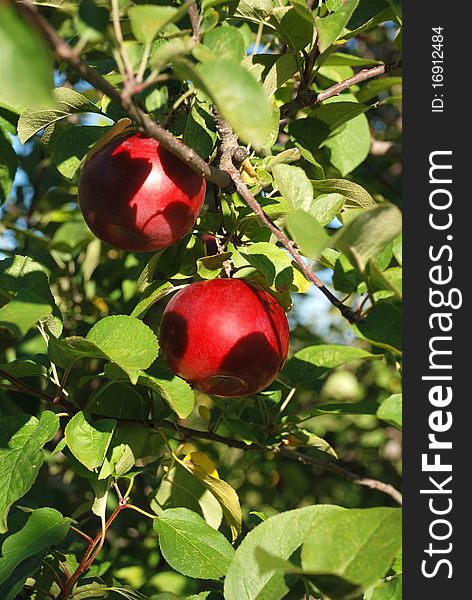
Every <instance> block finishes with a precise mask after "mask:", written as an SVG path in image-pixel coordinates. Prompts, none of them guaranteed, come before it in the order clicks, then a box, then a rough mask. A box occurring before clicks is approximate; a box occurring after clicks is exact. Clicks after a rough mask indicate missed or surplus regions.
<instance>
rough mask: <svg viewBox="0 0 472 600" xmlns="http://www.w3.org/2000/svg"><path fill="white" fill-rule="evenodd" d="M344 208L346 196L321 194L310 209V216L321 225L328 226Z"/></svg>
mask: <svg viewBox="0 0 472 600" xmlns="http://www.w3.org/2000/svg"><path fill="white" fill-rule="evenodd" d="M343 206H344V196H342V195H341V194H321V195H320V196H318V197H317V198H315V201H314V202H313V203H312V205H311V207H310V215H312V216H313V217H315V219H316V220H317V221H318V222H319V224H320V225H323V226H325V225H328V224H329V223H331V221H332V220H333V219H334V217H335V216H336V215H337V214H339V212H340V211H341V209H342V208H343Z"/></svg>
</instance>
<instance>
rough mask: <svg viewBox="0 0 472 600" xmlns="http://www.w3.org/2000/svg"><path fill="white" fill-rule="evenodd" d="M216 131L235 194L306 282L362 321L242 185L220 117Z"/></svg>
mask: <svg viewBox="0 0 472 600" xmlns="http://www.w3.org/2000/svg"><path fill="white" fill-rule="evenodd" d="M216 124H217V129H218V131H219V133H220V138H221V160H220V167H221V169H223V170H224V171H226V172H227V173H229V176H230V177H231V179H232V180H233V182H234V185H235V187H236V190H237V192H238V193H239V195H240V196H241V197H242V198H243V199H244V200H245V202H246V204H247V205H248V206H249V207H250V208H252V210H253V212H254V213H255V215H256V216H257V217H258V218H259V220H260V221H262V223H264V225H265V226H266V227H267V228H268V229H269V230H270V231H271V232H272V233H273V234H274V235H275V237H276V238H277V239H278V240H279V241H280V242H281V243H282V245H283V246H284V248H285V249H286V250H287V251H288V253H289V254H290V256H291V257H292V258H293V260H294V261H295V262H296V263H297V265H298V266H299V267H300V269H301V270H302V272H303V274H304V275H305V277H306V278H307V279H308V281H311V282H312V283H314V284H315V285H316V287H317V288H318V289H319V290H320V291H321V292H322V293H323V294H324V295H325V296H326V297H327V298H328V300H329V301H330V302H331V304H332V305H333V306H335V307H336V308H337V309H338V310H339V311H340V312H341V314H342V315H343V317H345V318H346V319H347V320H348V321H349V322H350V323H357V322H359V321H361V320H362V318H361V316H360V315H358V314H357V313H355V312H354V311H353V310H352V309H351V308H349V307H348V306H345V305H344V304H343V303H342V302H341V301H340V300H339V299H338V298H336V296H335V295H334V294H333V293H332V292H331V291H330V290H329V289H328V288H327V287H326V286H325V285H324V283H323V282H322V281H321V280H320V279H319V278H318V277H317V276H316V275H315V274H314V273H313V271H312V270H311V269H310V267H309V266H308V265H307V264H306V262H305V261H304V260H303V258H302V257H301V256H300V254H299V253H298V252H297V250H296V249H295V244H294V242H293V241H292V240H289V239H288V237H287V236H286V235H285V234H284V233H283V232H282V231H281V230H280V229H279V228H278V227H277V226H276V225H274V223H273V222H272V221H271V220H270V219H269V217H268V216H267V215H266V214H265V212H264V211H263V209H262V207H261V205H260V204H259V202H258V201H257V200H256V198H255V197H254V195H253V194H252V193H251V191H250V190H249V188H248V187H247V185H246V184H245V183H244V181H243V179H242V177H241V175H240V173H239V170H238V169H237V168H236V167H235V166H234V164H233V158H232V153H233V149H234V147H235V145H237V137H236V135H235V134H234V132H233V131H232V129H231V127H230V126H229V125H228V123H226V121H224V120H223V119H222V118H221V117H216Z"/></svg>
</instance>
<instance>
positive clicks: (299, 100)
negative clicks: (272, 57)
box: [280, 65, 393, 119]
mask: <svg viewBox="0 0 472 600" xmlns="http://www.w3.org/2000/svg"><path fill="white" fill-rule="evenodd" d="M391 69H393V66H392V65H378V66H376V67H372V68H371V69H362V70H361V71H359V72H358V73H356V74H355V75H353V76H352V77H348V79H345V80H344V81H341V82H339V83H336V84H335V85H332V86H331V87H329V88H328V89H326V90H323V91H322V92H315V91H313V90H312V89H310V88H306V87H304V88H302V89H300V90H299V91H298V94H297V96H296V97H295V98H294V99H293V100H291V101H290V102H287V103H286V104H283V105H282V106H281V107H280V118H281V119H286V118H287V117H289V116H290V115H292V114H294V113H296V112H297V111H298V110H302V109H303V108H307V107H309V106H315V105H316V104H320V103H321V102H323V101H324V100H327V99H328V98H332V97H333V96H337V95H339V94H340V93H341V92H343V91H344V90H347V88H349V87H351V85H356V84H357V83H361V82H362V81H367V79H371V78H372V77H378V76H380V75H384V74H385V73H387V72H388V71H390V70H391Z"/></svg>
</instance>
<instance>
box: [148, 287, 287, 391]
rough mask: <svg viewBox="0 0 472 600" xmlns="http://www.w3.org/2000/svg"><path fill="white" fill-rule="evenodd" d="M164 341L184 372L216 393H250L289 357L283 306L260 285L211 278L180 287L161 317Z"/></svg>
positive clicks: (180, 372)
mask: <svg viewBox="0 0 472 600" xmlns="http://www.w3.org/2000/svg"><path fill="white" fill-rule="evenodd" d="M160 344H161V347H162V350H163V353H164V356H165V358H166V360H167V362H168V364H169V366H170V367H171V369H172V370H173V371H174V372H175V373H177V375H179V376H180V377H182V378H183V379H185V380H186V381H188V382H189V383H191V384H192V385H193V386H194V387H195V388H197V389H198V390H201V391H202V392H205V393H207V394H214V395H215V396H228V397H231V396H250V395H251V394H256V393H257V392H260V391H261V390H263V389H264V388H266V387H267V386H268V385H270V384H271V383H272V382H273V381H274V379H275V378H276V377H277V375H278V373H279V372H280V370H281V369H282V367H283V365H284V363H285V360H286V358H287V353H288V347H289V328H288V321H287V317H286V315H285V311H284V310H283V308H282V307H281V306H280V304H279V303H278V302H277V300H276V299H275V298H274V297H273V296H271V295H270V294H269V292H267V291H266V290H264V289H262V288H261V287H259V286H258V285H255V284H253V283H251V282H249V281H246V280H243V279H212V280H209V281H201V282H198V283H193V284H191V285H189V286H187V287H186V288H184V289H183V290H181V291H179V292H178V293H177V294H176V295H175V296H174V297H173V298H172V299H171V300H170V302H169V303H168V305H167V307H166V309H165V311H164V314H163V316H162V321H161V327H160Z"/></svg>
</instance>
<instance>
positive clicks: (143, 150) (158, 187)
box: [79, 133, 205, 252]
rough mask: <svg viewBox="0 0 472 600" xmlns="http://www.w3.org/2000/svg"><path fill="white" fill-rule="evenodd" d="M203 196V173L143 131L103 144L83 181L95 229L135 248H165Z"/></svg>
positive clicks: (83, 201)
mask: <svg viewBox="0 0 472 600" xmlns="http://www.w3.org/2000/svg"><path fill="white" fill-rule="evenodd" d="M204 197H205V180H204V179H203V177H201V176H200V175H198V174H196V173H194V172H193V171H192V170H191V169H190V168H189V167H188V166H187V165H186V164H184V163H183V162H182V161H181V160H180V159H178V158H177V157H176V156H174V155H173V154H171V153H170V152H169V151H168V150H166V149H165V148H164V147H163V146H161V145H160V144H159V142H158V141H156V140H154V139H153V138H147V137H145V136H144V135H142V134H141V133H133V134H131V135H127V136H125V137H118V138H115V139H113V140H112V141H110V142H109V143H108V144H106V145H105V146H103V148H100V149H99V150H98V151H97V152H96V153H95V154H93V155H92V156H91V157H90V158H89V159H88V160H87V161H86V162H85V165H84V167H83V169H82V172H81V174H80V179H79V203H80V208H81V210H82V213H83V215H84V219H85V221H86V222H87V225H88V226H89V227H90V229H91V230H92V231H93V233H94V234H95V235H96V236H97V237H98V238H100V239H101V240H103V241H105V242H107V243H108V244H111V245H112V246H115V247H117V248H121V249H122V250H128V251H134V252H153V251H156V250H161V249H162V248H167V247H168V246H170V245H171V244H174V243H175V242H176V241H177V240H179V239H180V238H181V237H183V236H184V235H185V234H186V233H188V232H189V231H190V229H191V228H192V227H193V225H194V224H195V221H196V219H197V216H198V214H199V213H200V210H201V208H202V204H203V200H204Z"/></svg>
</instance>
